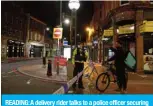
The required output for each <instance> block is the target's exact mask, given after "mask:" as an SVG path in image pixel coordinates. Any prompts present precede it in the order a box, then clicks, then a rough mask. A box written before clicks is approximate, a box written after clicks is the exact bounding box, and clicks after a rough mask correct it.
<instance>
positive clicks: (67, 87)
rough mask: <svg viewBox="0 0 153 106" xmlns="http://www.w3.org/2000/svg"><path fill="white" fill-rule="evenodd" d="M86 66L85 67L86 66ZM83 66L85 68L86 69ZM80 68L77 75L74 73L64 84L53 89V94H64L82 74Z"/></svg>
mask: <svg viewBox="0 0 153 106" xmlns="http://www.w3.org/2000/svg"><path fill="white" fill-rule="evenodd" d="M86 68H87V67H86ZM86 68H85V69H86ZM85 69H84V70H85ZM84 70H82V71H81V72H80V73H79V74H78V75H76V76H75V77H73V78H72V79H71V80H70V81H68V82H67V83H66V84H64V85H63V86H61V87H60V88H59V89H58V90H57V91H55V92H54V93H53V94H65V93H67V92H68V90H69V88H70V87H71V86H72V85H73V84H74V83H75V82H76V81H77V80H78V79H79V78H80V77H81V75H82V74H83V71H84Z"/></svg>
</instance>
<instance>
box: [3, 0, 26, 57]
mask: <svg viewBox="0 0 153 106" xmlns="http://www.w3.org/2000/svg"><path fill="white" fill-rule="evenodd" d="M1 16H2V17H1V22H2V23H1V31H2V32H1V50H2V51H1V57H2V59H6V58H12V57H24V55H25V54H24V51H25V48H24V45H25V38H26V15H25V14H24V13H23V11H22V9H21V8H19V7H18V6H16V5H15V4H13V3H7V2H2V13H1Z"/></svg>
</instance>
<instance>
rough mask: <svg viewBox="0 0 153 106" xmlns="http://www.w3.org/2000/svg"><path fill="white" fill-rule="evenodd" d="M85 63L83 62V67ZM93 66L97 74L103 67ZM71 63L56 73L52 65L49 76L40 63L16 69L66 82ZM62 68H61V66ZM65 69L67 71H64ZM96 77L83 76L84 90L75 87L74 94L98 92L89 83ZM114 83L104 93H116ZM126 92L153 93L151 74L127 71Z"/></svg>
mask: <svg viewBox="0 0 153 106" xmlns="http://www.w3.org/2000/svg"><path fill="white" fill-rule="evenodd" d="M86 66H87V64H86V63H85V67H86ZM95 67H96V69H97V71H98V74H100V73H102V72H103V71H104V70H105V68H104V67H102V66H101V65H100V64H98V63H96V64H95ZM73 68H74V67H73V65H72V64H71V63H68V65H67V69H65V70H64V71H62V70H60V74H59V75H57V74H56V70H55V69H54V67H53V69H52V70H53V75H52V76H51V77H47V75H46V74H47V67H46V68H44V67H43V65H42V64H38V65H31V66H22V67H19V68H18V71H19V72H21V73H23V74H26V75H28V76H31V77H36V78H40V79H43V80H47V81H52V82H57V83H66V82H67V81H69V80H70V79H71V78H73V75H72V74H73ZM61 69H62V68H61ZM66 70H67V71H66ZM88 72H89V73H90V72H91V69H89V70H86V71H85V72H84V74H86V73H88ZM96 78H97V74H94V75H92V76H91V81H92V82H91V81H89V80H88V79H87V78H85V77H83V83H84V87H85V89H84V90H80V89H77V92H75V94H80V93H81V94H99V93H100V92H98V91H97V90H96V88H95V85H91V83H93V84H95V81H96ZM116 87H117V86H116V83H115V84H114V83H111V84H110V86H109V88H108V89H107V90H106V92H104V93H106V94H107V93H108V94H110V93H111V94H116V93H117V92H116V91H114V89H115V88H116ZM70 90H71V89H70ZM128 93H133V94H138V93H152V94H153V75H145V74H137V73H129V81H128Z"/></svg>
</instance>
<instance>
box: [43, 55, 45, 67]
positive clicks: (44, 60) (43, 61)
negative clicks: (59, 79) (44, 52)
mask: <svg viewBox="0 0 153 106" xmlns="http://www.w3.org/2000/svg"><path fill="white" fill-rule="evenodd" d="M43 66H44V68H45V67H46V57H43Z"/></svg>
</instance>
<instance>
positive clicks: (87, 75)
mask: <svg viewBox="0 0 153 106" xmlns="http://www.w3.org/2000/svg"><path fill="white" fill-rule="evenodd" d="M90 68H91V72H90V73H89V72H87V71H88V70H90ZM86 72H87V73H88V74H86V75H84V77H86V78H88V79H89V80H90V77H91V75H92V74H94V73H96V74H97V75H98V71H97V69H96V67H95V65H94V63H93V62H92V60H89V63H88V66H87V67H86V68H85V70H84V73H86Z"/></svg>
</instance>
